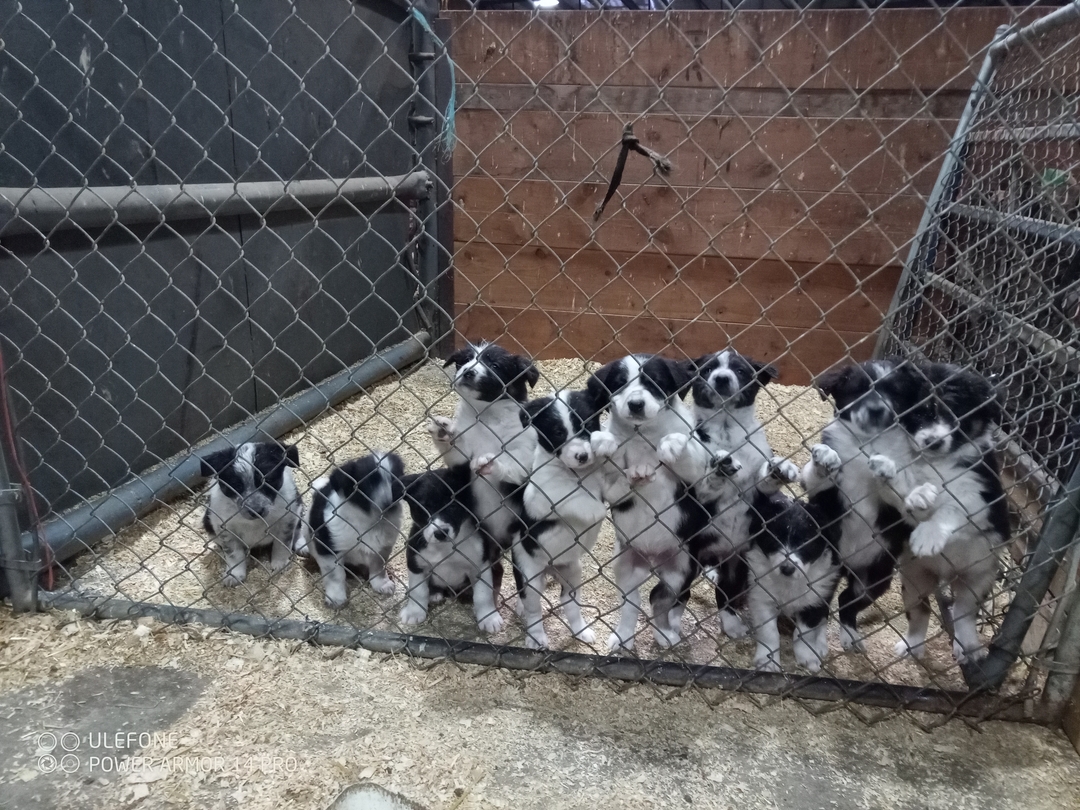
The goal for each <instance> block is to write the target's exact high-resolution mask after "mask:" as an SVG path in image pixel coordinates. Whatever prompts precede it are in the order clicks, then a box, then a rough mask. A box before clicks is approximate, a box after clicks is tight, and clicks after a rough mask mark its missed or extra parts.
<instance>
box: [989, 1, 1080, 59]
mask: <svg viewBox="0 0 1080 810" xmlns="http://www.w3.org/2000/svg"><path fill="white" fill-rule="evenodd" d="M1076 18H1080V0H1072V2H1070V3H1069V4H1068V5H1066V6H1064V7H1062V8H1059V9H1057V10H1056V11H1052V12H1050V13H1049V14H1047V15H1046V16H1045V17H1040V18H1039V19H1037V20H1035V22H1033V23H1031V24H1030V25H1025V26H1024V27H1023V28H1021V29H1019V30H1018V31H1016V32H1014V33H1012V34H1009V35H1008V36H1007V37H1004V38H1003V39H1001V40H1000V41H998V42H995V43H994V44H993V45H991V46H990V56H991V57H993V58H994V60H996V61H1000V60H1001V59H1002V57H1004V56H1005V54H1006V53H1008V52H1009V51H1011V50H1012V49H1013V48H1015V47H1017V46H1018V45H1020V44H1021V43H1023V42H1025V41H1028V40H1031V39H1033V38H1034V37H1037V36H1041V35H1042V34H1045V33H1046V32H1047V31H1050V30H1053V29H1054V28H1057V27H1058V26H1059V25H1064V24H1065V23H1068V22H1069V21H1070V20H1073V19H1076Z"/></svg>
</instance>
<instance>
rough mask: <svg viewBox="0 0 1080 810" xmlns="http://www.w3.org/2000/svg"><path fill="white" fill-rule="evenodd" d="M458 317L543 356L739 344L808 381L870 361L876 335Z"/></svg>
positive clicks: (494, 312)
mask: <svg viewBox="0 0 1080 810" xmlns="http://www.w3.org/2000/svg"><path fill="white" fill-rule="evenodd" d="M455 324H456V327H457V330H458V332H459V334H460V336H461V338H462V339H464V340H471V341H477V340H493V341H497V342H498V343H499V344H500V345H501V346H503V347H505V348H507V349H510V350H511V351H517V352H522V353H525V354H528V355H530V356H531V357H534V358H536V359H539V360H546V359H554V358H562V357H582V358H584V359H587V360H595V361H597V362H601V363H603V362H607V361H609V360H613V359H615V358H617V357H622V356H624V355H626V354H629V353H632V352H659V353H662V354H665V355H668V356H670V357H682V356H686V357H694V356H698V355H701V354H705V353H707V352H712V351H717V350H719V349H721V348H723V347H725V346H734V347H735V348H736V349H738V350H739V351H741V352H744V353H746V354H749V355H750V356H752V357H755V358H757V359H760V360H767V361H769V362H773V363H775V364H776V366H777V368H778V369H779V371H780V382H782V383H784V384H786V385H808V384H809V383H810V381H811V380H812V378H813V377H814V376H815V375H816V374H818V373H820V372H821V371H823V370H825V369H826V368H828V367H829V366H831V365H833V364H834V363H837V362H839V361H841V360H844V359H853V360H865V359H867V358H869V357H870V355H871V353H872V352H873V348H874V341H873V337H872V336H868V335H864V334H861V333H858V332H847V331H835V330H833V329H830V328H828V327H822V328H819V329H810V330H803V329H791V328H785V327H777V326H771V325H767V324H757V325H752V326H747V325H745V324H725V323H712V322H707V323H706V322H702V321H690V320H684V319H678V318H656V317H652V316H649V315H641V316H637V317H627V316H624V315H598V314H596V313H576V312H563V311H560V310H548V311H543V312H542V311H540V310H538V309H529V310H525V311H521V310H515V309H506V308H501V307H489V306H485V305H482V304H476V305H473V306H470V307H468V308H467V309H465V310H463V311H461V312H459V313H458V316H457V319H456V321H455Z"/></svg>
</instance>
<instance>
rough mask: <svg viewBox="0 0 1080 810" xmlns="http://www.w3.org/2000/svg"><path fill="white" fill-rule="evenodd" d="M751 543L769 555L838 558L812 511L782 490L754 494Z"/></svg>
mask: <svg viewBox="0 0 1080 810" xmlns="http://www.w3.org/2000/svg"><path fill="white" fill-rule="evenodd" d="M750 538H751V539H750V542H752V543H753V544H754V545H756V546H757V547H758V548H760V549H761V550H762V552H764V553H765V554H766V555H768V554H776V553H783V552H787V553H796V554H798V555H799V557H800V558H801V559H802V560H803V561H805V562H810V561H812V560H818V559H821V558H822V557H823V556H826V555H828V556H829V557H831V558H833V559H834V560H835V559H836V550H835V548H834V547H833V545H832V543H830V542H829V541H828V539H827V537H826V536H825V534H824V533H822V532H821V531H820V529H819V528H818V523H817V521H816V520H815V519H814V517H813V515H812V514H811V512H810V511H809V510H808V509H807V508H806V507H805V506H804V505H803V504H802V503H801V502H800V501H796V500H793V499H792V498H788V497H787V496H785V495H782V494H780V493H774V494H772V495H763V494H761V493H758V494H757V495H756V496H755V497H754V504H753V508H752V509H751V512H750Z"/></svg>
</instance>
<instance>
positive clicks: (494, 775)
mask: <svg viewBox="0 0 1080 810" xmlns="http://www.w3.org/2000/svg"><path fill="white" fill-rule="evenodd" d="M146 666H157V667H164V668H171V669H176V670H178V671H183V672H189V673H192V674H194V675H197V676H199V677H200V679H202V680H203V681H204V682H205V683H206V687H205V689H203V691H202V693H201V695H200V696H199V697H198V698H197V699H196V700H195V702H194V703H193V705H192V706H191V708H190V709H188V710H187V711H186V713H184V714H182V715H181V716H180V718H179V719H178V720H176V721H175V722H174V723H173V724H172V725H171V726H170V727H169V728H168V729H164V731H168V732H169V733H168V734H162V735H161V736H160V738H159V739H160V741H159V742H154V743H152V744H151V746H150V747H149V748H144V749H142V750H141V751H140V752H138V753H140V754H141V755H143V756H145V757H151V758H154V760H155V762H156V764H154V765H153V766H152V767H150V768H146V769H143V770H140V771H138V772H131V773H127V774H108V773H107V774H103V775H101V776H99V777H98V778H94V779H91V778H86V777H84V776H82V775H81V774H80V773H75V774H72V775H71V776H70V777H69V778H65V779H64V780H63V781H62V782H61V783H60V786H59V788H58V789H59V790H61V791H62V792H63V794H62V796H61V797H60V798H61V800H60V801H57V802H56V804H55V806H58V807H77V808H84V807H100V808H130V807H140V808H150V807H153V808H188V807H199V808H206V810H225V808H237V807H242V808H250V810H292V808H298V809H300V808H302V809H303V810H311V809H312V808H322V807H326V806H327V805H328V804H329V802H330V801H331V799H332V798H333V797H334V796H335V795H337V793H338V792H339V791H340V790H341V789H342V788H343V787H344V786H346V785H349V784H352V783H355V782H358V781H364V780H371V781H373V782H376V783H378V784H380V785H382V786H384V787H386V788H387V789H389V790H392V791H394V792H397V793H400V794H402V795H404V796H405V797H406V798H408V799H411V800H413V801H415V802H418V803H419V804H421V805H422V806H424V807H427V808H431V809H432V810H434V809H435V808H446V809H447V810H487V808H515V810H533V808H536V810H540V808H544V809H545V810H547V808H553V807H559V808H563V807H565V808H579V807H580V808H593V807H605V808H608V807H611V808H634V809H635V810H639V809H640V808H671V807H673V806H687V807H705V808H738V809H739V810H757V809H758V808H770V809H771V810H776V809H777V808H784V809H785V810H787V808H791V810H795V808H800V809H801V808H818V807H822V808H824V807H835V808H844V810H847V808H851V809H852V810H854V809H855V808H868V807H889V808H902V809H903V810H909V809H910V810H924V809H925V808H935V809H936V808H940V809H941V810H969V809H970V810H976V809H977V808H979V809H981V808H985V807H991V806H992V807H995V808H1000V809H1001V810H1007V809H1008V808H1023V810H1044V808H1045V810H1051V809H1053V810H1057V809H1058V808H1065V807H1077V806H1080V760H1078V759H1077V757H1076V755H1075V752H1074V751H1073V750H1072V748H1071V746H1070V745H1069V744H1068V741H1067V740H1066V739H1065V737H1064V735H1062V734H1061V733H1060V732H1057V731H1051V730H1049V729H1045V728H1040V727H1036V726H1030V725H1019V724H1006V723H999V722H985V723H983V724H981V725H980V726H979V730H978V731H976V730H973V729H971V728H969V727H968V726H966V725H964V724H963V723H960V722H958V721H954V722H951V723H948V724H947V725H945V726H943V727H941V728H937V729H935V730H934V732H933V733H932V734H926V733H924V732H922V731H919V730H918V729H917V728H916V727H915V726H914V725H913V724H912V723H909V722H904V721H903V720H902V719H900V718H899V717H898V716H894V717H893V719H892V720H891V721H886V722H880V723H875V724H873V725H866V724H864V723H863V722H862V721H860V720H859V719H858V718H857V717H856V716H855V712H856V711H857V710H858V707H849V708H850V709H851V710H845V709H844V708H843V707H835V706H834V707H833V708H838V709H839V710H837V711H832V712H828V713H826V714H820V715H817V716H815V715H814V714H812V713H811V712H816V711H819V710H820V709H822V708H825V707H823V706H822V705H820V704H817V705H815V704H812V703H799V702H797V701H793V700H788V701H780V700H777V699H771V698H770V699H763V698H757V697H754V696H752V695H746V694H733V693H724V692H716V691H710V690H695V689H685V690H675V689H667V688H662V687H655V686H649V685H635V686H630V687H627V686H626V685H618V687H617V688H616V685H615V684H611V683H606V682H603V681H600V680H597V679H572V678H567V677H563V676H557V675H525V674H522V673H510V672H507V671H504V670H497V669H481V668H477V667H465V666H457V665H454V664H453V663H450V662H446V661H444V662H440V663H437V664H435V665H432V662H429V661H414V660H411V659H407V658H400V657H389V656H378V655H372V654H370V653H367V652H366V651H354V650H343V649H340V648H320V647H315V646H312V645H308V644H304V643H299V642H286V641H272V640H266V639H257V638H252V637H250V636H243V635H236V634H232V633H229V632H226V631H217V630H211V629H207V628H201V627H196V626H169V625H162V624H159V623H156V622H154V621H152V620H149V619H140V620H138V621H135V622H133V621H108V622H95V621H88V620H86V619H83V618H80V617H78V616H76V615H75V614H69V613H61V612H56V613H49V614H37V615H21V616H16V615H13V614H12V613H11V612H10V610H9V609H7V608H5V607H0V695H3V696H5V697H6V696H9V695H12V694H18V693H19V690H26V691H30V688H32V687H33V686H35V685H42V684H49V685H50V688H49V690H47V692H46V693H45V694H46V695H49V694H54V692H55V691H56V689H55V686H56V685H59V684H60V683H62V682H64V681H65V680H67V679H68V678H70V677H72V676H74V675H76V674H78V673H80V672H82V671H84V670H86V669H90V668H94V667H110V668H120V667H146ZM38 692H39V693H40V690H38ZM46 699H47V698H46ZM163 699H167V696H163ZM85 700H86V702H87V703H88V704H90V705H91V706H92V705H93V702H94V695H86V696H85ZM31 709H32V707H31ZM914 717H916V718H917V717H919V716H918V715H914ZM100 723H101V729H100V730H101V731H102V732H105V733H112V732H114V731H127V732H136V733H138V732H140V731H142V729H138V728H127V729H114V728H112V726H110V721H109V717H108V716H103V717H101V718H100ZM50 730H51V731H52V732H53V733H54V734H57V735H60V734H62V733H63V729H62V728H52V729H50ZM41 731H42V729H39V728H36V727H35V728H33V729H31V730H30V731H28V732H27V733H25V734H24V735H23V736H22V739H21V741H22V743H23V744H24V748H25V751H23V749H21V748H19V747H18V746H15V749H16V755H15V756H14V757H13V758H11V759H9V760H6V761H4V762H2V763H0V794H2V793H3V791H4V787H3V785H4V783H5V782H7V781H9V780H12V779H19V780H24V781H31V784H33V782H32V780H34V779H36V778H40V777H39V776H38V775H37V772H36V770H35V767H36V760H35V757H36V753H35V747H36V745H35V739H36V738H37V735H38V734H39V733H40V732H41ZM9 742H11V741H9ZM9 747H10V746H9ZM185 758H186V760H185ZM194 758H206V759H205V760H204V761H205V762H207V763H208V764H207V765H206V766H205V767H203V768H196V769H190V768H183V767H176V765H175V763H177V762H180V761H188V762H190V761H191V760H192V759H194ZM217 762H220V763H221V764H220V765H219V764H216V763H217Z"/></svg>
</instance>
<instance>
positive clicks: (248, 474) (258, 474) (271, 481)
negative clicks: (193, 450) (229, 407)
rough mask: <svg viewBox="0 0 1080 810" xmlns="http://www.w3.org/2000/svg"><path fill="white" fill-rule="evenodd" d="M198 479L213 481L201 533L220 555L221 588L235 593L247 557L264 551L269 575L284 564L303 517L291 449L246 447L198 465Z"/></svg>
mask: <svg viewBox="0 0 1080 810" xmlns="http://www.w3.org/2000/svg"><path fill="white" fill-rule="evenodd" d="M200 463H201V468H202V474H203V475H204V476H206V477H208V478H209V477H213V478H214V483H213V485H212V486H211V487H210V495H209V497H208V499H207V504H206V512H205V514H204V515H203V528H204V529H206V531H207V533H208V534H209V535H210V536H211V537H213V539H214V541H215V542H216V543H217V545H218V546H219V547H220V548H221V550H222V552H223V553H224V554H225V576H224V577H223V578H222V582H223V583H224V584H225V585H228V586H229V587H235V586H236V585H239V584H240V583H241V582H243V581H244V579H246V577H247V560H248V553H249V551H250V550H251V549H253V548H258V547H260V546H266V545H270V547H271V550H270V569H271V571H273V572H274V573H276V572H278V571H281V570H282V569H283V568H285V566H286V565H288V564H289V559H290V557H291V556H292V549H293V543H294V542H295V539H296V535H297V533H298V530H299V527H300V521H301V514H302V512H303V502H302V501H301V500H300V495H299V493H298V492H297V491H296V483H295V481H294V480H293V474H292V469H291V468H292V467H298V466H299V464H300V456H299V453H298V451H297V449H296V447H295V446H292V445H290V446H284V445H281V444H278V443H277V442H247V443H245V444H242V445H240V446H239V447H236V448H228V449H225V450H219V451H217V452H216V453H210V454H209V455H208V456H205V457H203V458H201V459H200Z"/></svg>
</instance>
